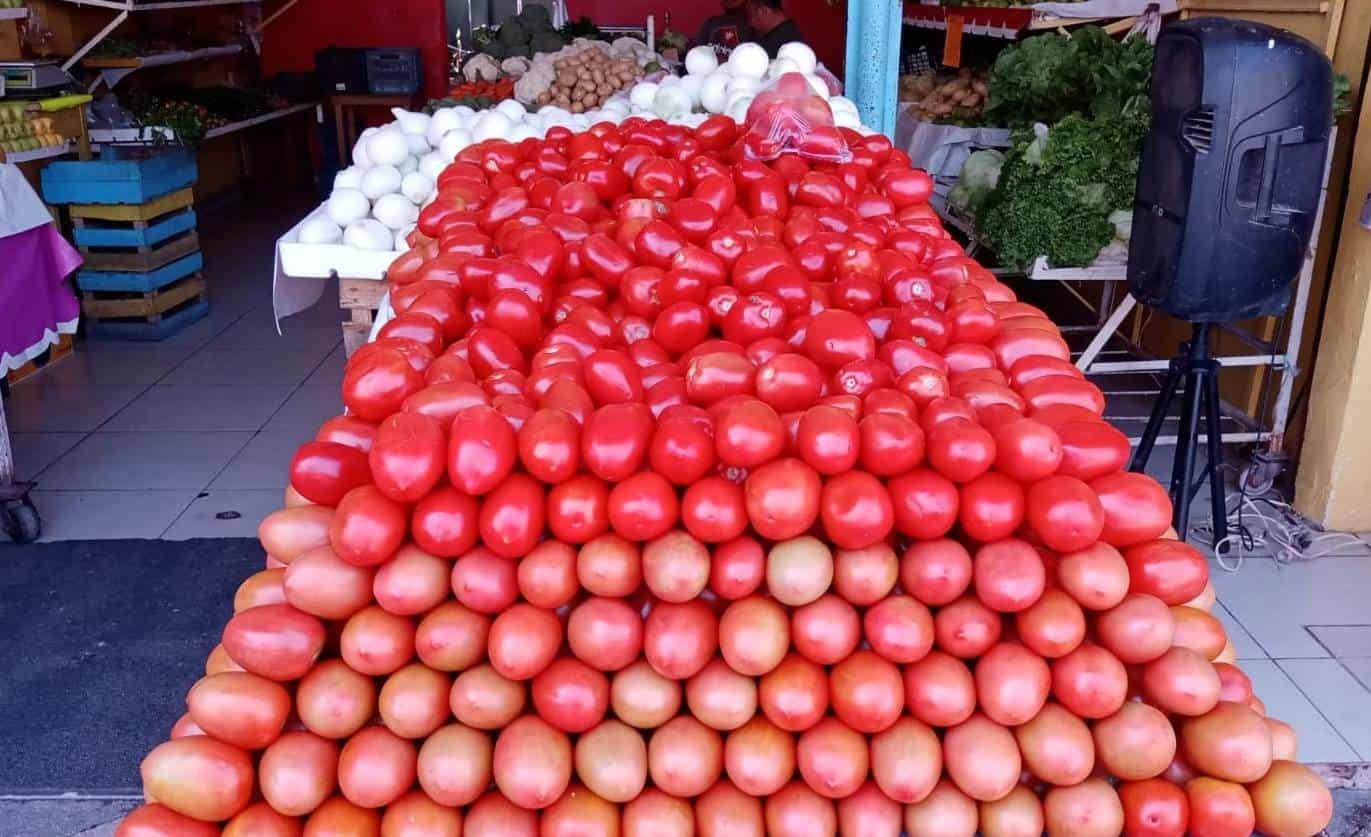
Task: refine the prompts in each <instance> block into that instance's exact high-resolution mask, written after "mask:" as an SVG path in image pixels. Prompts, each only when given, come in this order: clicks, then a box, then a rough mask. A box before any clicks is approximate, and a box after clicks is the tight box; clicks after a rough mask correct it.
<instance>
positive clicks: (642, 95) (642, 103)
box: [628, 81, 657, 109]
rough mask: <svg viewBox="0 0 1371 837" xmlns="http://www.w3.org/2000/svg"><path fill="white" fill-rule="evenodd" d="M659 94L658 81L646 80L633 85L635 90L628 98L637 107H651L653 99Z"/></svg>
mask: <svg viewBox="0 0 1371 837" xmlns="http://www.w3.org/2000/svg"><path fill="white" fill-rule="evenodd" d="M656 96H657V83H656V82H655V81H644V82H641V83H639V84H635V85H633V90H631V91H630V92H629V94H628V100H629V102H630V103H632V105H633V106H634V107H635V108H643V109H647V108H651V107H652V100H653V98H655V97H656Z"/></svg>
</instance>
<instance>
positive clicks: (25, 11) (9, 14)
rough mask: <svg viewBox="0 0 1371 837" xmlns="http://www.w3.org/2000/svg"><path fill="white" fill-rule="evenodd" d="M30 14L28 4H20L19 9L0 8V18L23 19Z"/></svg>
mask: <svg viewBox="0 0 1371 837" xmlns="http://www.w3.org/2000/svg"><path fill="white" fill-rule="evenodd" d="M28 16H29V7H28V6H20V7H19V8H17V9H0V20H23V19H24V18H26V17H28Z"/></svg>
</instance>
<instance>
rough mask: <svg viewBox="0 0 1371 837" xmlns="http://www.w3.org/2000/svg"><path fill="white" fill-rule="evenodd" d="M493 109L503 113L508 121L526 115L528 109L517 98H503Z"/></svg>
mask: <svg viewBox="0 0 1371 837" xmlns="http://www.w3.org/2000/svg"><path fill="white" fill-rule="evenodd" d="M495 109H496V110H498V111H499V112H500V113H503V114H504V115H505V117H506V118H508V119H509V121H510V122H518V121H519V120H521V119H523V118H524V117H525V116H526V115H528V109H527V108H525V107H524V106H523V104H522V103H520V101H519V100H518V99H505V100H504V101H503V102H501V103H500V104H498V105H496V106H495Z"/></svg>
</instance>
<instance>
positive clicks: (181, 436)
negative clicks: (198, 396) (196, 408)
mask: <svg viewBox="0 0 1371 837" xmlns="http://www.w3.org/2000/svg"><path fill="white" fill-rule="evenodd" d="M251 438H252V434H251V433H246V432H242V431H219V432H198V433H197V432H190V431H161V432H156V433H147V432H141V433H140V432H125V433H120V432H109V431H101V432H98V433H92V434H90V435H89V436H87V437H86V438H85V440H84V441H83V442H81V444H79V445H77V446H76V447H75V448H73V449H72V450H70V451H68V452H67V453H66V455H64V456H63V457H62V458H61V459H59V460H57V462H55V463H53V464H52V465H51V466H49V467H48V469H47V471H46V472H45V473H44V474H43V487H44V488H49V489H76V490H79V489H98V490H103V491H124V490H128V489H130V488H154V487H155V488H193V489H197V490H199V489H201V488H204V487H205V486H206V485H209V481H210V480H211V479H213V478H214V476H215V474H217V473H219V471H220V470H221V469H222V468H223V467H224V466H225V465H226V464H228V462H229V460H231V459H232V458H233V457H234V455H235V454H237V453H238V451H240V450H242V448H243V446H244V445H246V444H247V443H248V440H249V439H251Z"/></svg>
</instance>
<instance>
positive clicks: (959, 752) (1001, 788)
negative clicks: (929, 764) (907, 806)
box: [943, 713, 1022, 802]
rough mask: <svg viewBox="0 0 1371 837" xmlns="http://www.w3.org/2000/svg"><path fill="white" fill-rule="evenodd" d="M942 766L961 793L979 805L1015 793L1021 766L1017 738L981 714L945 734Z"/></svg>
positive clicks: (973, 716)
mask: <svg viewBox="0 0 1371 837" xmlns="http://www.w3.org/2000/svg"><path fill="white" fill-rule="evenodd" d="M943 764H944V765H945V766H946V767H947V775H948V777H949V778H951V779H952V781H953V782H956V783H957V787H958V788H960V789H961V791H962V793H965V794H966V795H967V796H969V797H971V798H972V799H975V800H977V801H980V802H987V801H990V800H994V799H999V798H1001V797H1003V796H1004V795H1006V794H1008V793H1009V792H1010V791H1011V790H1013V789H1014V785H1016V784H1018V781H1019V770H1020V768H1021V766H1022V764H1021V762H1020V760H1019V747H1018V745H1017V744H1016V743H1015V742H1014V736H1013V735H1012V734H1011V733H1010V732H1009V730H1007V729H1005V728H1004V727H1002V726H1000V725H999V724H997V723H995V722H994V721H992V720H990V719H989V718H987V717H985V716H984V715H982V714H980V713H976V714H974V715H972V716H971V717H970V718H968V719H966V720H965V721H963V722H962V723H960V724H958V725H957V726H955V727H952V728H951V729H949V730H948V731H947V732H946V733H944V735H943Z"/></svg>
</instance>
